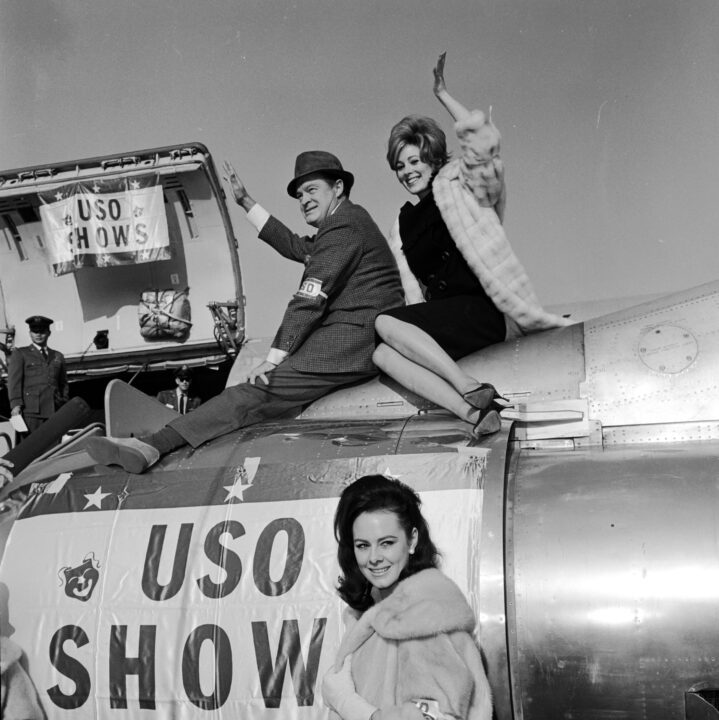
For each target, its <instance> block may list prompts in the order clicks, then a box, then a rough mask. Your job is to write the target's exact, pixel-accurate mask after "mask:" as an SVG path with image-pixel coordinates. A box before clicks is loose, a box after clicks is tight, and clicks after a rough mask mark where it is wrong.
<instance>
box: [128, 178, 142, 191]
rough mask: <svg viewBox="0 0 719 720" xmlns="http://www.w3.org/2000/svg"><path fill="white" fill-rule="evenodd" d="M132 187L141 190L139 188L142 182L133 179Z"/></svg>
mask: <svg viewBox="0 0 719 720" xmlns="http://www.w3.org/2000/svg"><path fill="white" fill-rule="evenodd" d="M130 187H131V188H132V189H133V190H139V189H140V183H139V182H137V180H133V181H132V182H131V183H130Z"/></svg>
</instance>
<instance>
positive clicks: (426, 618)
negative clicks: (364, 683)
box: [335, 568, 475, 669]
mask: <svg viewBox="0 0 719 720" xmlns="http://www.w3.org/2000/svg"><path fill="white" fill-rule="evenodd" d="M474 627H475V619H474V613H473V612H472V608H471V607H469V604H468V603H467V600H466V599H465V597H464V595H463V594H462V591H461V590H460V589H459V588H458V587H457V585H456V584H455V583H454V582H452V581H451V580H450V579H449V578H448V577H447V576H446V575H444V573H442V572H441V571H440V570H435V569H433V568H431V569H429V570H422V571H420V572H418V573H415V574H414V575H410V576H409V577H408V578H405V579H404V580H402V581H401V582H400V583H399V584H398V585H397V587H396V588H395V590H394V592H393V593H392V594H391V595H390V596H389V597H387V598H385V599H384V600H381V601H380V602H378V603H377V604H376V605H373V606H372V607H371V608H369V610H367V611H366V612H365V613H364V614H363V615H361V616H360V618H359V620H357V622H356V623H355V624H354V625H353V627H352V628H351V630H350V631H349V632H348V633H347V635H346V636H345V637H344V639H343V640H342V644H341V645H340V650H339V653H338V655H337V662H336V664H335V666H336V668H337V669H339V668H340V667H341V666H342V662H343V661H344V658H345V657H346V656H347V655H349V654H350V653H353V652H354V651H355V650H357V648H358V647H359V646H360V645H362V644H363V643H364V642H365V641H366V640H367V639H368V638H369V637H370V636H371V635H373V634H374V633H377V634H378V635H380V636H381V637H383V638H385V639H387V640H410V639H413V638H423V637H429V636H431V635H439V634H441V633H450V632H455V631H464V632H467V633H472V632H473V631H474Z"/></svg>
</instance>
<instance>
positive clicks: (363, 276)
mask: <svg viewBox="0 0 719 720" xmlns="http://www.w3.org/2000/svg"><path fill="white" fill-rule="evenodd" d="M260 238H261V239H262V240H264V241H265V242H266V243H268V244H269V245H271V246H272V247H273V248H275V250H277V252H279V253H280V254H281V255H283V256H284V257H286V258H289V259H291V260H296V261H298V262H303V263H304V264H305V271H304V273H303V275H302V282H301V284H300V289H299V290H298V291H297V292H296V293H295V295H294V296H293V298H292V300H291V301H290V302H289V304H288V305H287V310H286V311H285V315H284V318H283V320H282V324H281V325H280V328H279V330H278V331H277V334H276V335H275V339H274V341H273V342H272V347H275V348H279V349H280V350H284V351H285V352H287V353H289V355H288V357H287V359H286V360H285V362H289V363H290V365H291V366H292V367H293V368H294V369H295V370H298V371H300V372H312V373H338V372H373V371H376V368H375V366H374V364H373V363H372V353H373V351H374V347H375V335H374V319H375V317H376V316H377V314H378V313H380V312H382V311H384V310H388V309H390V308H393V307H397V306H398V305H403V304H404V295H403V293H402V285H401V283H400V279H399V271H398V270H397V265H396V264H395V261H394V258H393V256H392V253H391V251H390V249H389V246H388V245H387V241H386V240H385V238H384V236H383V235H382V233H381V232H380V230H379V228H378V227H377V225H376V224H375V222H374V220H372V218H371V217H370V215H369V213H368V212H367V211H366V210H365V209H364V208H362V207H360V206H359V205H355V204H354V203H352V202H350V201H349V200H348V199H346V198H345V200H343V202H342V204H341V205H340V206H339V207H338V208H337V210H335V212H334V213H333V214H332V215H330V216H328V217H327V218H326V219H325V220H324V221H323V222H322V224H321V225H320V227H319V228H318V232H317V234H316V235H314V236H311V237H300V236H299V235H295V234H294V233H292V232H291V231H290V230H289V229H288V228H286V227H285V226H284V225H283V224H282V223H281V222H280V221H279V220H277V219H276V218H274V217H272V216H271V217H270V218H269V220H268V221H267V222H266V223H265V225H264V227H263V228H262V230H261V231H260Z"/></svg>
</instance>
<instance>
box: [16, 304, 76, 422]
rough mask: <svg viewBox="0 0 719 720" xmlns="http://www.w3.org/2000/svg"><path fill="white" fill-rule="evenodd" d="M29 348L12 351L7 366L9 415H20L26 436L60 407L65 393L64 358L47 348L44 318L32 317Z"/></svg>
mask: <svg viewBox="0 0 719 720" xmlns="http://www.w3.org/2000/svg"><path fill="white" fill-rule="evenodd" d="M25 322H26V323H27V324H28V326H29V328H30V340H31V341H32V342H31V344H30V345H27V346H25V347H19V348H15V349H14V350H13V352H12V354H11V355H10V362H9V364H8V395H9V397H10V408H11V410H10V412H11V414H12V415H20V414H22V416H23V419H24V420H25V424H26V425H27V427H28V430H29V431H30V432H33V431H34V430H37V428H38V427H40V425H42V423H44V422H45V420H47V419H48V418H49V417H50V416H51V415H52V414H53V413H54V412H55V411H56V410H57V409H58V408H59V407H60V406H61V405H62V404H63V403H65V402H67V400H68V397H69V390H68V384H67V375H66V372H65V357H64V356H63V354H62V353H60V352H58V351H57V350H53V349H52V348H50V347H48V345H47V341H48V338H49V337H50V325H52V323H53V321H52V320H51V319H50V318H48V317H45V316H44V315H32V316H31V317H29V318H28V319H27V320H25Z"/></svg>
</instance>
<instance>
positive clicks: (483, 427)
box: [472, 407, 502, 438]
mask: <svg viewBox="0 0 719 720" xmlns="http://www.w3.org/2000/svg"><path fill="white" fill-rule="evenodd" d="M501 427H502V418H501V417H500V415H499V412H498V411H497V409H496V408H494V407H488V408H485V409H484V410H480V411H479V419H478V420H477V422H476V423H475V424H474V427H473V428H472V436H473V437H475V438H480V437H483V436H484V435H493V434H494V433H496V432H497V431H498V430H499V429H500V428H501Z"/></svg>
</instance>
